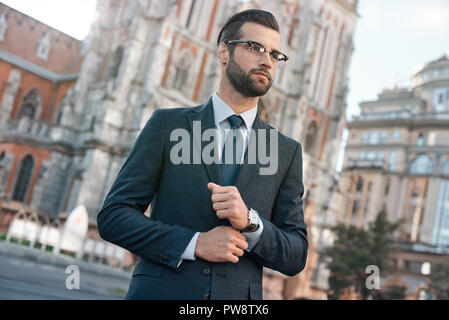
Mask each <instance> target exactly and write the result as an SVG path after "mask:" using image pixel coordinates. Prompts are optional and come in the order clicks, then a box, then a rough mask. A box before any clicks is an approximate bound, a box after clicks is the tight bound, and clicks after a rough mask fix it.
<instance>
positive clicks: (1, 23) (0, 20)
mask: <svg viewBox="0 0 449 320" xmlns="http://www.w3.org/2000/svg"><path fill="white" fill-rule="evenodd" d="M7 28H8V23H7V22H6V12H3V14H2V15H1V17H0V41H4V40H5V32H6V29H7Z"/></svg>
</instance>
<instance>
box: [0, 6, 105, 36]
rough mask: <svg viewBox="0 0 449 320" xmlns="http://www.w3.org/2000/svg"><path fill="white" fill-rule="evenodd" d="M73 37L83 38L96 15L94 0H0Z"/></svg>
mask: <svg viewBox="0 0 449 320" xmlns="http://www.w3.org/2000/svg"><path fill="white" fill-rule="evenodd" d="M0 2H3V3H4V4H6V5H8V6H10V7H12V8H14V9H16V10H18V11H20V12H23V13H25V14H27V15H29V16H30V17H33V18H35V19H37V20H39V21H41V22H43V23H45V24H47V25H49V26H51V27H53V28H55V29H58V30H59V31H62V32H64V33H66V34H68V35H70V36H72V37H74V38H75V39H78V40H83V39H84V38H85V37H86V36H87V34H88V32H89V28H90V26H91V24H92V22H93V21H94V19H95V17H96V10H95V7H96V3H97V1H96V0H0Z"/></svg>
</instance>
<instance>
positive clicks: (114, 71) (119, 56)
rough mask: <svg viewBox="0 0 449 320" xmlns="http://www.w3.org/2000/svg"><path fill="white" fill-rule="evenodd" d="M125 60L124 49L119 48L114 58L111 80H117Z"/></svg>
mask: <svg viewBox="0 0 449 320" xmlns="http://www.w3.org/2000/svg"><path fill="white" fill-rule="evenodd" d="M122 60H123V47H118V48H117V49H116V50H115V52H114V56H113V60H112V66H111V79H115V78H117V76H118V71H119V69H120V65H121V64H122Z"/></svg>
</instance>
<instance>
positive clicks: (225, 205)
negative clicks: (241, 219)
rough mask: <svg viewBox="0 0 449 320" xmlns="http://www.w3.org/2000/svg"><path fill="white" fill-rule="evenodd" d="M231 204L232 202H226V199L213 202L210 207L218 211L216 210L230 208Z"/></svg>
mask: <svg viewBox="0 0 449 320" xmlns="http://www.w3.org/2000/svg"><path fill="white" fill-rule="evenodd" d="M231 206H232V203H231V202H227V201H224V202H214V203H213V205H212V208H213V209H214V210H215V211H218V210H230V209H231Z"/></svg>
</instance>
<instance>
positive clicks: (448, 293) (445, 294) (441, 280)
mask: <svg viewBox="0 0 449 320" xmlns="http://www.w3.org/2000/svg"><path fill="white" fill-rule="evenodd" d="M429 291H430V292H431V293H432V294H433V295H434V296H435V297H436V298H437V299H438V300H448V299H449V257H446V259H445V261H443V262H440V263H434V264H432V269H431V271H430V282H429Z"/></svg>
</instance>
